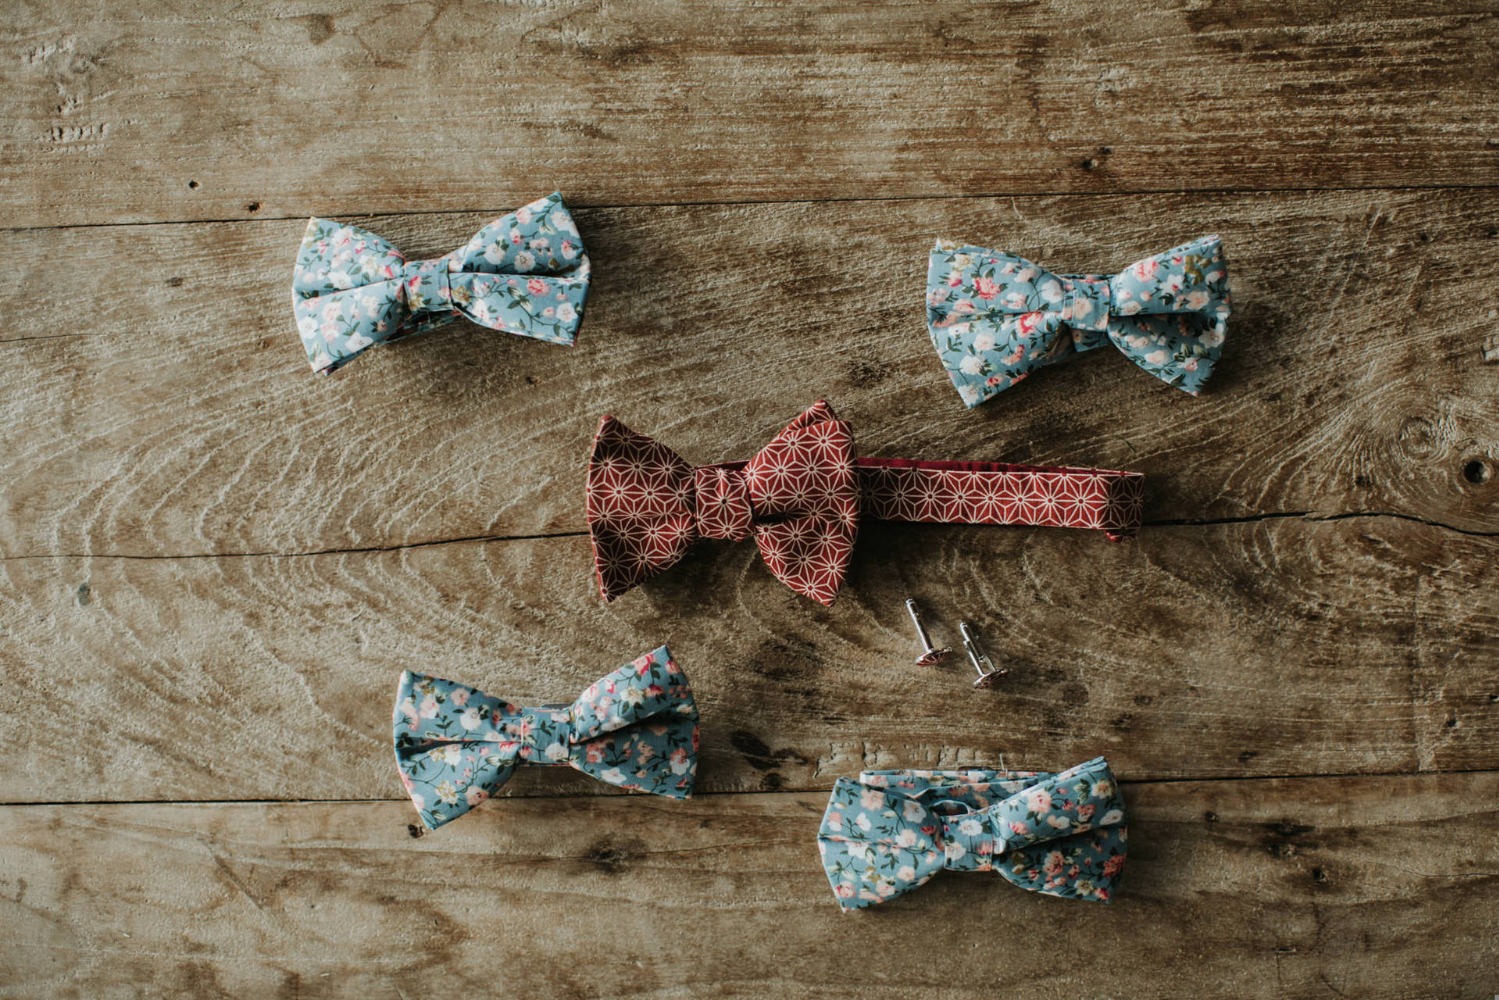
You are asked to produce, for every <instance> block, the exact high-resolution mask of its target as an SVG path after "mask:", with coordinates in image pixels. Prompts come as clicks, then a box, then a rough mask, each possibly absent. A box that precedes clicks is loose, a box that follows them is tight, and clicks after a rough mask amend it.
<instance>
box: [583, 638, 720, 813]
mask: <svg viewBox="0 0 1499 1000" xmlns="http://www.w3.org/2000/svg"><path fill="white" fill-rule="evenodd" d="M572 718H573V721H572V737H573V741H574V743H573V746H572V748H571V756H570V758H569V763H571V764H572V766H573V767H575V768H577V769H578V770H580V771H582V772H584V773H585V774H590V775H592V776H593V777H595V778H598V779H599V780H600V781H604V782H607V783H609V784H611V785H617V786H618V787H620V788H626V789H630V790H631V791H638V792H650V793H652V794H655V795H665V796H669V797H671V798H676V799H685V798H687V797H688V796H690V795H691V794H692V785H693V781H694V779H695V778H696V776H697V749H698V711H697V702H696V701H695V700H694V699H693V697H692V688H691V687H690V686H689V685H688V683H687V676H686V675H685V674H684V673H682V669H681V668H680V667H678V666H677V663H676V661H675V660H673V659H672V655H671V650H670V649H668V648H667V647H665V646H662V647H660V648H659V649H655V650H652V651H651V652H649V653H646V654H645V655H644V656H641V657H639V658H638V659H636V660H634V661H633V662H631V663H627V664H625V665H624V666H622V667H620V668H619V669H618V670H616V671H614V672H613V673H611V674H609V675H608V676H607V677H603V678H600V679H599V680H597V681H595V682H594V683H592V684H590V685H589V686H588V688H587V689H586V690H585V691H584V692H583V693H582V694H581V695H579V696H578V700H577V701H576V702H574V703H573V706H572Z"/></svg>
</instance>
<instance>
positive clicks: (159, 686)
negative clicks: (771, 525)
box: [0, 517, 1499, 802]
mask: <svg viewBox="0 0 1499 1000" xmlns="http://www.w3.org/2000/svg"><path fill="white" fill-rule="evenodd" d="M861 545H863V549H862V551H861V554H857V555H856V556H855V562H854V567H853V573H852V576H851V578H850V583H849V586H848V588H847V590H846V591H845V593H844V595H843V596H841V597H840V598H839V601H838V603H837V604H836V605H835V606H834V607H833V608H831V609H826V610H824V609H815V610H814V609H813V608H811V607H808V606H807V603H806V602H805V599H802V598H798V597H797V596H796V595H795V594H793V593H792V592H791V591H790V590H788V589H787V588H785V587H783V586H782V585H781V584H780V583H778V582H776V580H775V579H774V578H772V577H771V576H770V574H769V573H768V572H767V571H766V570H765V569H764V567H763V566H761V565H760V563H759V558H758V556H756V555H755V554H754V552H753V547H752V546H744V547H730V546H722V545H719V546H706V547H705V550H704V551H703V552H700V553H694V554H692V555H691V556H689V557H688V560H687V561H686V563H684V564H683V565H680V566H678V567H676V568H675V571H674V572H673V573H671V574H669V575H667V576H664V577H662V578H661V579H659V580H657V581H653V582H652V583H651V584H648V585H647V586H646V587H645V588H643V589H642V590H640V591H637V592H633V593H631V594H629V595H627V596H626V597H624V598H622V599H621V600H619V601H618V602H617V603H616V604H615V605H612V606H610V607H607V608H605V607H603V606H601V605H600V603H599V600H598V595H597V592H596V591H595V590H594V589H593V585H592V579H591V576H590V574H589V571H588V567H589V553H588V541H587V539H586V538H584V537H581V536H573V537H566V538H554V539H538V540H531V541H507V542H489V543H455V544H450V545H437V546H426V547H421V548H416V549H408V550H404V551H400V552H374V553H370V552H363V553H343V554H332V555H320V556H305V557H294V558H287V557H264V556H255V557H248V558H224V557H220V558H212V559H210V558H198V559H123V560H122V559H97V558H96V559H92V560H78V559H20V560H17V559H12V560H6V561H4V562H0V627H3V628H4V631H5V644H4V647H3V652H0V677H3V679H4V687H3V689H0V690H3V691H4V692H5V693H6V695H7V696H8V697H10V698H13V699H15V701H14V703H15V704H16V706H17V709H18V713H19V711H20V710H22V709H23V707H24V715H23V716H21V717H23V718H24V720H25V731H26V734H27V735H26V746H27V750H26V753H25V754H24V755H22V756H20V757H18V758H16V759H15V760H13V761H12V762H11V764H10V766H9V767H8V768H7V769H6V770H5V772H4V774H3V780H0V799H5V800H9V801H13V802H36V801H94V800H98V799H99V798H101V797H103V798H107V799H114V798H123V799H129V800H163V799H207V800H211V799H226V798H227V799H286V798H289V799H304V798H307V799H329V798H336V799H345V798H383V797H393V796H399V795H400V794H401V791H400V786H399V784H398V783H397V781H396V777H395V773H394V769H393V767H392V766H391V758H390V709H391V703H392V702H391V699H392V696H393V691H394V685H395V681H396V678H397V677H398V676H399V674H400V671H401V670H403V669H406V668H414V669H419V670H424V671H427V672H436V673H438V674H439V676H447V677H453V678H455V679H459V680H464V681H467V682H470V683H473V684H475V685H477V686H479V687H481V688H483V689H485V690H488V691H491V692H493V693H495V694H503V695H506V696H508V697H512V698H514V699H516V700H518V701H521V702H523V703H530V704H539V703H542V702H549V701H557V700H564V699H567V698H571V697H572V696H574V695H576V693H577V692H578V691H579V690H581V689H582V688H583V687H584V686H585V685H586V684H588V683H589V682H590V681H592V680H593V679H595V678H596V677H598V676H599V675H601V674H603V673H605V672H607V671H608V670H610V669H612V668H613V667H615V666H616V665H618V664H619V663H621V662H624V661H625V660H627V659H630V658H631V657H633V656H635V655H636V654H638V653H641V652H644V651H645V650H647V649H651V648H653V647H654V646H656V645H658V644H659V643H661V642H663V641H665V642H669V643H670V644H671V646H672V649H673V651H674V652H675V653H676V655H677V657H678V659H679V660H680V662H681V663H682V665H683V668H684V669H685V670H686V671H687V674H688V676H689V677H690V678H691V679H692V681H693V687H694V689H695V691H696V692H697V696H698V698H699V700H700V702H701V707H702V712H703V740H704V750H703V759H702V773H701V787H702V788H703V789H704V790H705V791H752V790H776V789H788V790H789V789H815V788H826V787H828V786H829V785H830V784H831V782H832V779H833V778H834V777H836V776H838V775H840V774H852V773H854V772H856V771H858V770H859V769H860V768H861V767H866V766H882V767H895V766H902V765H903V764H907V765H910V766H921V765H928V766H936V765H947V766H952V765H956V764H970V763H975V762H980V761H992V760H994V759H995V757H996V756H997V755H998V754H1000V753H1004V754H1005V755H1006V760H1008V761H1010V762H1011V763H1013V764H1014V765H1015V766H1036V767H1041V766H1044V765H1046V763H1047V762H1049V761H1071V760H1085V759H1087V758H1089V757H1091V756H1093V755H1095V754H1098V753H1107V754H1108V755H1109V757H1110V759H1111V761H1112V762H1113V763H1114V765H1115V767H1116V768H1118V769H1119V772H1120V773H1121V774H1128V775H1130V776H1131V777H1139V778H1193V777H1198V778H1200V777H1206V776H1222V777H1234V776H1239V775H1280V774H1344V773H1388V772H1407V771H1429V770H1468V769H1477V768H1499V669H1496V664H1499V638H1496V637H1499V539H1493V538H1479V537H1470V536H1466V535H1463V534H1460V533H1458V532H1453V531H1450V530H1447V529H1443V528H1438V527H1433V526H1429V525H1423V524H1417V523H1413V522H1409V521H1405V520H1401V519H1396V518H1387V517H1374V518H1350V519H1342V520H1336V521H1331V522H1317V521H1307V520H1303V519H1272V520H1267V521H1261V522H1257V523H1250V524H1228V525H1207V526H1180V527H1171V528H1156V529H1152V530H1149V531H1147V532H1145V533H1143V534H1142V535H1141V537H1140V538H1139V539H1138V540H1137V541H1136V542H1129V543H1124V544H1120V545H1110V544H1109V543H1107V542H1105V541H1103V540H1102V539H1101V538H1099V537H1097V536H1095V535H1090V534H1086V533H1080V532H1079V533H1065V532H1056V531H1046V530H1044V529H1038V530H1023V529H1016V530H996V529H983V528H977V529H954V528H943V527H930V528H921V529H907V528H895V527H885V528H882V529H875V530H869V531H866V532H865V533H864V535H863V537H862V538H861ZM906 593H911V594H914V595H916V596H918V597H919V598H920V599H921V600H922V601H923V602H924V603H925V604H926V606H927V608H928V610H929V612H930V615H931V617H932V619H933V627H934V630H937V634H938V635H939V636H941V637H943V638H944V639H945V640H946V641H949V642H951V641H953V640H954V639H956V636H955V635H953V632H954V630H955V629H956V627H957V619H958V617H959V616H960V615H962V616H967V617H971V618H973V619H974V620H975V621H976V622H977V623H978V624H979V625H980V628H981V630H982V631H983V632H984V634H986V635H987V636H988V637H989V638H990V640H991V642H990V645H991V646H993V647H994V648H995V650H996V651H997V652H1000V653H1001V655H1002V658H1003V659H1004V661H1005V662H1006V663H1007V664H1008V665H1009V666H1010V667H1011V669H1012V670H1013V676H1012V677H1011V678H1010V679H1008V680H1007V681H1006V682H1004V684H1003V685H1002V686H1001V687H1000V688H999V689H998V690H996V691H989V692H985V691H974V690H972V689H971V688H970V686H969V684H970V682H971V680H972V677H971V676H969V672H968V668H967V666H966V665H962V666H961V667H960V666H952V667H944V668H942V669H938V670H932V669H930V668H919V667H916V666H915V665H914V664H913V663H912V662H911V661H912V657H913V655H914V652H915V646H914V641H913V639H912V637H911V634H910V627H909V623H908V622H907V621H906V618H905V612H904V609H903V608H902V606H901V599H902V597H903V596H904V595H905V594H906ZM310 761H317V764H316V766H309V762H310ZM517 787H518V788H519V789H521V790H522V791H525V792H529V793H533V794H534V793H536V792H537V791H543V792H545V791H556V790H557V789H559V788H565V789H566V790H567V791H568V792H570V793H583V794H591V793H595V792H598V791H601V790H602V789H600V788H599V787H598V785H597V783H595V782H591V781H589V780H587V779H585V778H583V777H581V776H578V777H577V778H575V779H573V780H571V781H563V780H562V779H560V778H559V777H558V776H557V775H556V774H555V773H554V772H551V771H548V772H546V773H545V774H531V775H527V778H526V780H525V781H522V782H519V783H518V785H517Z"/></svg>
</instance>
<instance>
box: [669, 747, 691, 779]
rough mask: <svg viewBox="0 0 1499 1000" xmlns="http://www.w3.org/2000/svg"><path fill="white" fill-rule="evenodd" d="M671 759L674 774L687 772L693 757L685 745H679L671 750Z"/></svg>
mask: <svg viewBox="0 0 1499 1000" xmlns="http://www.w3.org/2000/svg"><path fill="white" fill-rule="evenodd" d="M670 760H671V773H672V774H686V773H687V769H688V768H689V767H690V766H691V764H692V758H691V757H690V756H689V755H688V753H687V751H686V749H685V748H683V747H677V748H676V749H675V750H673V751H672V752H671V757H670Z"/></svg>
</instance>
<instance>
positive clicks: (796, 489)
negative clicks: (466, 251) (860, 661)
mask: <svg viewBox="0 0 1499 1000" xmlns="http://www.w3.org/2000/svg"><path fill="white" fill-rule="evenodd" d="M1143 486H1144V477H1143V476H1142V475H1141V474H1140V473H1136V472H1110V471H1105V470H1100V469H1071V468H1054V467H1045V466H1029V465H1006V464H1002V463H998V462H961V461H959V462H943V461H912V460H908V459H889V458H861V459H857V460H856V459H855V458H854V441H853V433H852V431H851V430H850V429H849V426H848V424H846V423H844V422H843V421H841V420H839V419H838V418H837V417H836V416H835V415H834V413H833V409H832V407H831V406H829V405H828V404H827V403H826V402H822V401H819V402H817V403H815V404H813V405H812V406H811V407H809V408H808V409H807V410H806V412H804V413H803V414H802V415H801V416H799V417H797V418H796V419H795V420H793V421H792V422H791V424H790V425H788V426H787V427H786V429H785V430H783V431H781V433H780V434H778V435H776V437H775V438H774V439H773V440H772V441H771V442H770V443H769V444H768V445H766V446H765V447H764V448H762V449H760V451H758V452H757V453H756V454H755V456H754V457H753V458H751V459H750V460H749V461H747V462H724V463H720V464H717V465H706V466H701V467H698V468H694V467H693V466H691V465H689V464H688V463H687V462H686V461H684V460H683V459H682V458H681V457H680V456H679V455H677V454H676V452H674V451H672V450H671V449H670V448H667V447H666V446H665V445H663V444H661V443H660V442H658V441H655V440H654V439H652V438H650V437H647V436H646V435H644V434H639V433H637V432H635V431H632V430H630V429H629V428H628V427H626V426H625V425H624V424H622V423H620V422H619V421H618V420H616V419H614V418H613V417H612V416H606V417H604V418H603V420H601V421H600V423H599V430H598V433H597V435H595V437H594V444H593V453H592V455H591V456H590V457H589V461H588V485H587V516H588V528H589V533H590V536H591V538H592V542H593V557H594V570H595V573H596V575H597V578H598V585H599V593H600V595H602V597H603V598H604V600H605V601H612V600H614V599H615V598H617V597H619V596H620V595H621V594H623V593H625V592H626V591H628V590H630V589H631V588H632V587H635V586H637V585H638V584H640V583H642V582H644V581H645V580H646V579H648V578H650V577H652V576H654V575H655V574H657V573H660V572H662V571H663V570H665V569H668V568H669V567H671V566H672V565H673V564H675V563H676V562H677V561H678V560H680V559H681V558H682V556H683V555H685V554H686V552H687V549H688V547H689V546H691V545H692V543H693V542H694V541H695V540H697V539H698V538H717V539H723V540H729V541H740V540H743V539H745V538H750V537H753V538H754V540H755V545H756V546H757V547H758V548H759V550H760V556H761V558H762V559H764V561H765V564H766V566H767V567H769V569H770V571H771V572H772V573H773V574H774V575H775V576H776V578H777V579H779V580H781V581H782V582H783V583H785V584H786V585H787V586H789V587H791V588H792V589H793V590H795V591H796V592H797V593H799V594H803V595H805V596H807V597H810V598H812V599H813V600H814V601H817V602H818V603H820V604H831V603H832V602H833V599H834V598H835V597H837V596H838V590H839V588H840V587H841V586H842V584H843V579H844V576H845V575H846V574H847V571H848V563H849V560H850V558H852V556H853V550H854V540H855V538H856V536H857V534H858V530H859V519H860V517H866V518H874V519H876V520H881V521H917V522H927V523H940V524H1026V525H1038V526H1043V527H1065V528H1091V529H1095V530H1101V531H1104V532H1105V533H1106V534H1107V535H1108V537H1109V538H1111V539H1114V540H1117V539H1119V538H1123V537H1125V536H1127V535H1129V534H1131V533H1133V532H1134V530H1135V529H1136V528H1138V527H1139V525H1140V520H1141V498H1142V494H1143Z"/></svg>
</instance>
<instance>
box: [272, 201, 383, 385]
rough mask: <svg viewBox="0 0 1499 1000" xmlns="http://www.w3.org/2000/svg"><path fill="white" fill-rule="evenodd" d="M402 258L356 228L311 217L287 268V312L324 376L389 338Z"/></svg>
mask: <svg viewBox="0 0 1499 1000" xmlns="http://www.w3.org/2000/svg"><path fill="white" fill-rule="evenodd" d="M405 266H406V260H405V258H404V257H402V256H401V254H400V251H398V250H396V248H395V247H393V246H391V245H390V244H389V243H387V242H386V241H385V240H384V239H383V238H381V237H380V236H377V235H375V234H374V233H372V232H370V231H369V230H367V229H361V228H360V227H359V226H349V225H344V224H342V223H338V222H334V221H333V220H331V219H319V218H311V219H308V220H307V230H306V232H305V233H303V235H302V245H301V247H300V248H299V249H298V250H297V263H296V267H295V268H294V269H293V271H292V311H293V312H294V313H295V314H296V318H297V333H298V334H300V335H301V337H302V346H303V347H305V348H306V349H307V360H308V362H309V363H310V364H311V365H312V368H313V370H314V371H316V372H319V373H321V374H329V373H331V372H334V371H336V370H338V369H339V368H342V367H343V366H344V365H346V364H348V363H349V362H350V361H352V360H354V358H356V357H358V356H359V355H360V354H361V353H362V352H364V351H365V350H366V349H368V348H370V347H372V346H374V345H375V344H377V343H380V342H382V341H385V340H389V339H391V337H393V336H394V335H395V333H396V330H397V328H398V327H399V326H400V324H401V321H402V319H404V311H403V310H402V309H401V307H400V302H401V297H402V292H401V275H402V269H403V268H404V267H405Z"/></svg>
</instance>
